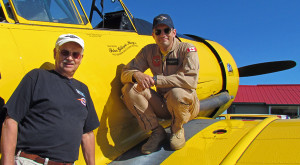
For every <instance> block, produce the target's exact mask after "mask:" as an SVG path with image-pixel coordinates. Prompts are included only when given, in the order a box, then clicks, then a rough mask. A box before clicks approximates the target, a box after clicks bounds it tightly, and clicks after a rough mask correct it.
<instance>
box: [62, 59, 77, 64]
mask: <svg viewBox="0 0 300 165" xmlns="http://www.w3.org/2000/svg"><path fill="white" fill-rule="evenodd" d="M63 63H68V64H75V62H74V61H71V60H68V59H64V60H63Z"/></svg>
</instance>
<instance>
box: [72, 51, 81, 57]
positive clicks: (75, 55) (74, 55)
mask: <svg viewBox="0 0 300 165" xmlns="http://www.w3.org/2000/svg"><path fill="white" fill-rule="evenodd" d="M72 55H73V57H74V58H79V56H80V53H79V52H73V54H72Z"/></svg>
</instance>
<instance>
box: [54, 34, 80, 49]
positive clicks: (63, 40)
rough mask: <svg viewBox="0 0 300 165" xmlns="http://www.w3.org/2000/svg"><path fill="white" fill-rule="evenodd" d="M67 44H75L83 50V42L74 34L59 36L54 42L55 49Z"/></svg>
mask: <svg viewBox="0 0 300 165" xmlns="http://www.w3.org/2000/svg"><path fill="white" fill-rule="evenodd" d="M67 42H76V43H77V44H79V45H80V46H81V47H82V49H84V41H83V40H82V39H81V38H80V37H78V36H76V35H74V34H63V35H60V36H59V37H58V39H57V40H56V43H55V47H58V46H61V45H63V44H65V43H67Z"/></svg>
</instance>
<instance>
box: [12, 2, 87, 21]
mask: <svg viewBox="0 0 300 165" xmlns="http://www.w3.org/2000/svg"><path fill="white" fill-rule="evenodd" d="M13 3H14V5H15V8H16V11H17V13H18V14H19V15H20V16H22V17H23V18H25V19H27V20H33V21H45V22H58V23H68V24H82V20H81V17H80V15H79V13H83V11H82V9H81V8H78V10H79V11H80V12H79V13H78V12H77V10H76V7H75V6H74V4H73V2H72V1H70V0H13ZM77 3H78V2H77ZM85 20H86V19H85ZM86 22H87V21H86Z"/></svg>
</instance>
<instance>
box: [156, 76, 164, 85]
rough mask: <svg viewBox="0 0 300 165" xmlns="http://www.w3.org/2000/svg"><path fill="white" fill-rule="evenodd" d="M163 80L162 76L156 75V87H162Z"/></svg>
mask: <svg viewBox="0 0 300 165" xmlns="http://www.w3.org/2000/svg"><path fill="white" fill-rule="evenodd" d="M163 79H164V76H163V75H156V86H160V85H162V80H163Z"/></svg>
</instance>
